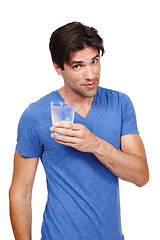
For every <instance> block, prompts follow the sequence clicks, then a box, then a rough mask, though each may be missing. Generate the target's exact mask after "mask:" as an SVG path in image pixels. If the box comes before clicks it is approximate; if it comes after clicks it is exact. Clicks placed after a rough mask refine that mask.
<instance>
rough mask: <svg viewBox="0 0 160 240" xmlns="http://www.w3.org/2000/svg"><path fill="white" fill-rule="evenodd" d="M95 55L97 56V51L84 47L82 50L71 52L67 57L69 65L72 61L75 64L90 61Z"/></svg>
mask: <svg viewBox="0 0 160 240" xmlns="http://www.w3.org/2000/svg"><path fill="white" fill-rule="evenodd" d="M97 54H98V51H97V49H96V48H94V47H86V48H84V49H83V50H76V51H73V52H72V53H71V54H70V56H69V64H71V63H72V62H73V61H76V62H80V61H82V62H86V61H90V60H91V59H92V58H94V57H95V56H96V55H97Z"/></svg>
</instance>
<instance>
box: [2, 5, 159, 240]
mask: <svg viewBox="0 0 160 240" xmlns="http://www.w3.org/2000/svg"><path fill="white" fill-rule="evenodd" d="M159 13H160V6H159V1H158V0H157V1H156V0H150V1H149V0H134V1H131V0H121V1H120V0H117V1H116V0H110V1H108V0H106V1H104V0H103V1H101V0H99V1H90V0H85V1H84V0H81V1H73V0H71V1H62V0H61V1H54V0H52V1H51V0H46V1H42V0H27V1H23V0H19V1H18V0H15V1H11V0H5V1H3V3H2V2H1V4H0V25H1V26H0V111H1V117H0V121H1V122H0V136H1V144H0V147H1V158H0V161H1V163H0V166H1V167H0V238H1V239H4V240H13V239H14V237H13V234H12V229H11V225H10V219H9V201H8V189H9V186H10V183H11V178H12V169H13V155H14V149H15V144H16V135H17V125H18V121H19V118H20V116H21V114H22V112H23V111H24V109H25V108H26V107H27V106H28V105H29V104H30V103H31V102H34V101H36V100H38V99H39V98H40V97H41V96H44V95H45V94H47V93H49V92H51V91H53V90H56V89H58V88H59V87H61V86H62V85H63V81H62V79H61V78H60V77H59V76H58V75H57V74H56V73H55V72H54V69H53V66H52V62H51V57H50V53H49V49H48V43H49V38H50V35H51V33H52V32H53V31H54V30H55V29H56V28H58V27H60V26H61V25H64V24H66V23H68V22H71V21H81V22H83V23H85V24H87V25H89V26H93V27H95V28H97V29H98V30H99V33H100V35H101V36H102V38H103V39H104V45H105V50H106V54H105V56H104V57H103V58H102V60H101V62H102V73H101V83H100V85H101V86H102V87H106V88H111V89H115V90H119V91H121V92H125V93H127V94H128V95H129V96H130V98H131V100H132V102H133V104H134V106H135V109H136V114H137V120H138V127H139V131H140V135H141V137H142V139H143V142H144V145H145V148H146V152H147V156H148V164H149V168H150V181H149V183H148V184H147V185H146V186H144V187H143V188H138V187H136V186H134V185H133V184H131V183H127V182H124V181H120V195H121V214H122V228H123V232H124V234H125V238H126V240H135V239H136V240H151V239H156V240H157V239H160V232H159V227H160V222H159V216H160V178H159V171H160V158H159V148H160V146H159V145H160V140H159V135H160V127H159V126H160V106H159V105H160V94H159V82H160V14H159ZM45 200H46V186H45V176H44V172H43V168H42V165H41V162H40V164H39V166H38V171H37V175H36V179H35V184H34V189H33V203H32V205H33V240H39V239H40V228H41V222H42V214H43V210H44V207H45ZM95 240H96V239H95Z"/></svg>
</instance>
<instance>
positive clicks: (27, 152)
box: [16, 106, 42, 158]
mask: <svg viewBox="0 0 160 240" xmlns="http://www.w3.org/2000/svg"><path fill="white" fill-rule="evenodd" d="M16 151H17V152H18V153H19V154H20V155H21V156H24V157H33V158H39V157H41V153H42V147H41V144H40V138H39V134H38V124H37V120H36V118H35V115H34V112H33V110H32V108H31V106H29V107H28V108H27V109H26V110H25V111H24V112H23V114H22V116H21V118H20V121H19V125H18V133H17V145H16Z"/></svg>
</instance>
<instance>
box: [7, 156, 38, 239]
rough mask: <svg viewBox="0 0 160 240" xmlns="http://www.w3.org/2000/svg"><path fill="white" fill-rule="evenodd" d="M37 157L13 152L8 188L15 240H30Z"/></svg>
mask: <svg viewBox="0 0 160 240" xmlns="http://www.w3.org/2000/svg"><path fill="white" fill-rule="evenodd" d="M37 165H38V158H26V157H22V156H20V155H19V154H18V153H17V152H15V156H14V171H13V179H12V184H11V187H10V190H9V199H10V217H11V223H12V228H13V232H14V236H15V239H16V240H31V222H32V210H31V196H32V187H33V182H34V177H35V173H36V169H37Z"/></svg>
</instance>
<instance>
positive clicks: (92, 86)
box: [84, 82, 96, 89]
mask: <svg viewBox="0 0 160 240" xmlns="http://www.w3.org/2000/svg"><path fill="white" fill-rule="evenodd" d="M95 84H96V83H95V82H93V83H89V84H86V85H84V87H86V88H89V89H90V88H94V86H95Z"/></svg>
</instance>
